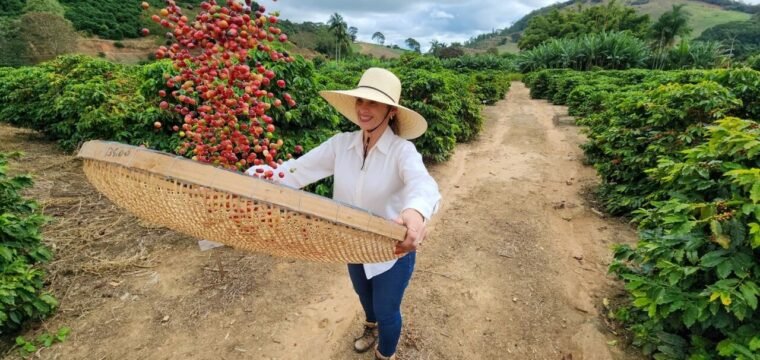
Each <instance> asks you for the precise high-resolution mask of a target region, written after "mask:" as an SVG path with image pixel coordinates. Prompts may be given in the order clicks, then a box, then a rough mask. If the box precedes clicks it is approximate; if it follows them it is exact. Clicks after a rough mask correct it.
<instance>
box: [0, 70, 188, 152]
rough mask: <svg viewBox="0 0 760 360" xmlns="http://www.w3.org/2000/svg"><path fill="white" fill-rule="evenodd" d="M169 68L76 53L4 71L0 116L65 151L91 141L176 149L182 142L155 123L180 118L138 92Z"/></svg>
mask: <svg viewBox="0 0 760 360" xmlns="http://www.w3.org/2000/svg"><path fill="white" fill-rule="evenodd" d="M161 64H163V67H162V65H161ZM166 65H167V63H157V64H152V65H148V66H146V67H125V66H121V65H116V64H112V63H109V62H107V61H104V60H95V59H92V58H88V57H85V56H79V55H77V56H63V57H59V58H57V59H56V60H54V61H51V62H48V63H45V64H42V65H41V66H39V67H26V68H20V69H17V70H14V71H6V72H4V73H0V118H2V119H3V121H7V122H9V123H11V124H14V125H17V126H22V127H28V128H31V129H35V130H39V131H41V132H42V133H44V134H46V135H47V136H48V137H50V138H51V139H54V140H58V141H59V143H60V144H61V146H62V147H63V148H64V149H66V150H73V149H75V148H77V147H78V146H79V144H81V143H82V142H84V141H87V140H90V139H109V140H115V141H120V142H124V143H129V144H134V145H141V144H147V145H149V146H152V147H155V148H158V149H163V150H168V149H173V148H174V147H175V146H176V144H177V143H178V140H177V139H173V138H171V137H168V136H167V134H168V132H169V131H170V130H168V129H167V128H168V127H170V126H165V127H164V128H163V129H162V130H161V131H156V130H153V128H152V124H153V123H154V122H155V121H163V122H166V124H167V125H173V124H178V120H176V119H173V118H172V117H170V115H169V114H167V113H164V112H161V111H159V110H158V108H157V107H156V105H155V104H153V103H150V104H149V103H148V102H147V101H146V97H145V92H141V91H140V90H141V89H142V88H144V87H145V86H147V85H146V84H151V82H150V81H145V82H144V81H143V80H144V79H145V76H146V75H152V76H157V77H156V78H155V79H154V80H153V82H152V83H153V84H154V86H156V84H157V83H159V80H160V79H161V76H162V74H163V72H164V68H165V66H166ZM157 68H160V70H158V71H156V69H157ZM157 92H158V90H156V91H155V92H152V93H151V96H156V95H155V94H156V93H157ZM151 100H152V99H151ZM163 132H166V133H163Z"/></svg>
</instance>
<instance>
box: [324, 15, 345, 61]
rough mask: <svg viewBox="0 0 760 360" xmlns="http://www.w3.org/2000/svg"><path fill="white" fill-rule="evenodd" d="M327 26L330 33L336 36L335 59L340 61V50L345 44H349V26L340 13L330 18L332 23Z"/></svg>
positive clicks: (329, 22)
mask: <svg viewBox="0 0 760 360" xmlns="http://www.w3.org/2000/svg"><path fill="white" fill-rule="evenodd" d="M327 25H328V26H329V30H330V32H332V33H333V35H335V59H336V60H338V61H340V48H341V47H343V45H345V44H349V39H350V37H349V35H348V25H347V24H346V21H345V20H343V16H341V15H340V14H338V13H334V14H332V15H331V16H330V21H328V22H327ZM348 46H350V44H349V45H348Z"/></svg>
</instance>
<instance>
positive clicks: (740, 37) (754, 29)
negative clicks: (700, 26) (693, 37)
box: [697, 20, 760, 60]
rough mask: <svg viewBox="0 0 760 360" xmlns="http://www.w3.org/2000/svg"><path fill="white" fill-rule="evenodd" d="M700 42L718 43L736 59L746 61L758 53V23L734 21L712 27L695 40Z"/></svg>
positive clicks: (759, 28) (759, 48) (759, 39)
mask: <svg viewBox="0 0 760 360" xmlns="http://www.w3.org/2000/svg"><path fill="white" fill-rule="evenodd" d="M697 40H701V41H720V42H722V44H723V47H725V48H726V49H727V51H729V52H730V53H731V54H732V55H733V56H734V57H735V58H736V59H740V60H741V59H746V58H747V57H748V56H749V55H750V54H752V53H755V52H760V21H757V20H754V21H734V22H729V23H725V24H720V25H716V26H713V27H711V28H709V29H707V30H705V31H704V32H702V34H701V35H700V36H699V37H698V38H697Z"/></svg>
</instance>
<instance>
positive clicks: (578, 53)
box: [517, 32, 649, 72]
mask: <svg viewBox="0 0 760 360" xmlns="http://www.w3.org/2000/svg"><path fill="white" fill-rule="evenodd" d="M648 58H649V48H648V46H647V44H646V43H645V42H644V41H643V40H641V39H639V38H636V37H634V36H633V35H630V34H629V33H620V32H613V33H598V34H588V35H582V36H580V37H578V38H575V39H571V38H564V39H555V40H551V41H549V42H546V43H543V44H541V45H539V46H537V47H535V48H533V49H531V50H528V51H523V52H521V53H520V55H519V56H518V58H517V66H518V67H519V68H520V71H522V72H528V71H535V70H540V69H560V68H568V69H574V70H591V69H629V68H640V67H645V65H646V62H647V59H648Z"/></svg>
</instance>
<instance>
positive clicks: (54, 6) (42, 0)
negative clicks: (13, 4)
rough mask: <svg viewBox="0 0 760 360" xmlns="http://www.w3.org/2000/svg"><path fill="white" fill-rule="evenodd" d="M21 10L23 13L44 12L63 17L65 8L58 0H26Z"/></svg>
mask: <svg viewBox="0 0 760 360" xmlns="http://www.w3.org/2000/svg"><path fill="white" fill-rule="evenodd" d="M23 11H24V12H25V13H30V12H45V13H51V14H54V15H58V16H60V17H63V15H64V14H65V12H66V9H64V8H63V6H61V3H59V2H58V0H26V5H25V6H24V10H23Z"/></svg>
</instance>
